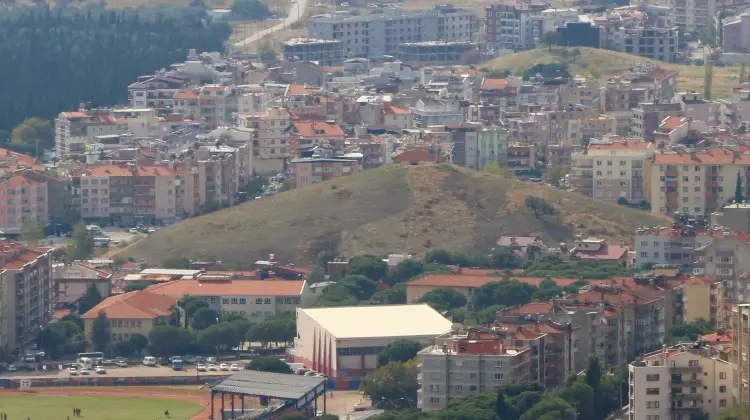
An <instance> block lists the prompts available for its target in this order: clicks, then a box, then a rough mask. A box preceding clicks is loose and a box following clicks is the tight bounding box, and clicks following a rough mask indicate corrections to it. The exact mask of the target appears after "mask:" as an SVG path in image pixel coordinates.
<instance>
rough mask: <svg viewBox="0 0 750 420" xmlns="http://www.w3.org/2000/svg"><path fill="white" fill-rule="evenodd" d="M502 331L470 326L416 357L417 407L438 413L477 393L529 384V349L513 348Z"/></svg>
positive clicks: (449, 334) (436, 342)
mask: <svg viewBox="0 0 750 420" xmlns="http://www.w3.org/2000/svg"><path fill="white" fill-rule="evenodd" d="M512 341H513V340H511V339H510V338H509V337H508V333H507V332H506V331H503V330H501V329H489V328H484V327H469V328H468V330H467V331H461V332H458V333H453V332H451V333H448V334H446V335H443V336H440V337H438V338H436V339H435V344H433V345H431V346H429V347H427V348H425V349H423V350H421V351H420V352H419V353H418V354H417V358H418V359H419V361H420V373H419V375H418V376H417V379H418V380H419V381H421V385H422V386H421V388H420V389H419V391H417V406H418V407H419V408H421V409H422V410H423V411H428V412H429V411H437V410H440V409H442V408H445V407H446V406H447V405H448V404H450V403H451V402H453V401H455V400H457V399H460V398H464V397H466V396H469V395H472V394H475V393H477V392H495V391H496V390H497V389H498V388H500V387H501V386H504V385H509V384H521V383H527V382H529V381H530V365H531V353H532V351H531V348H529V347H524V348H516V347H514V346H512V345H511V343H512Z"/></svg>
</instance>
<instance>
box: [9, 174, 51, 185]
mask: <svg viewBox="0 0 750 420" xmlns="http://www.w3.org/2000/svg"><path fill="white" fill-rule="evenodd" d="M44 184H45V183H44V182H38V181H34V180H31V179H29V178H26V177H25V176H23V175H16V176H12V177H10V178H8V179H6V180H5V181H0V186H2V187H5V188H19V187H31V186H39V185H44ZM2 187H0V188H2Z"/></svg>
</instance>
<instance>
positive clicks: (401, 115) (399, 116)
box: [383, 104, 413, 130]
mask: <svg viewBox="0 0 750 420" xmlns="http://www.w3.org/2000/svg"><path fill="white" fill-rule="evenodd" d="M383 125H384V126H385V128H387V129H391V130H406V129H409V128H412V126H413V121H412V116H411V111H409V110H408V109H406V108H401V107H397V106H393V105H390V104H388V105H384V106H383Z"/></svg>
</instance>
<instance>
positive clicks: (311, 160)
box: [289, 156, 362, 188]
mask: <svg viewBox="0 0 750 420" xmlns="http://www.w3.org/2000/svg"><path fill="white" fill-rule="evenodd" d="M361 171H362V163H361V162H360V160H359V159H357V158H348V157H343V156H340V157H335V156H332V157H319V156H313V157H306V158H297V159H292V160H291V161H289V175H290V180H291V181H292V182H293V185H294V187H295V188H296V187H301V186H304V185H310V184H317V183H318V182H323V181H328V180H331V179H336V178H340V177H343V176H349V175H352V174H355V173H357V172H361Z"/></svg>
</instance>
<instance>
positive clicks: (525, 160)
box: [508, 142, 536, 174]
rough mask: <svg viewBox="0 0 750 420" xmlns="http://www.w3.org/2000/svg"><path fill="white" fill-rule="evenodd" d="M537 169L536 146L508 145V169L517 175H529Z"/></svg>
mask: <svg viewBox="0 0 750 420" xmlns="http://www.w3.org/2000/svg"><path fill="white" fill-rule="evenodd" d="M535 168H536V151H535V149H534V145H532V144H523V143H515V142H511V143H509V144H508V169H511V170H512V171H513V172H515V173H516V174H527V173H529V172H530V171H531V170H532V169H535Z"/></svg>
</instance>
